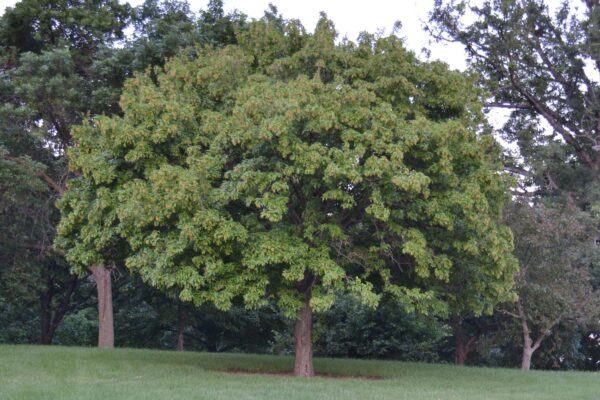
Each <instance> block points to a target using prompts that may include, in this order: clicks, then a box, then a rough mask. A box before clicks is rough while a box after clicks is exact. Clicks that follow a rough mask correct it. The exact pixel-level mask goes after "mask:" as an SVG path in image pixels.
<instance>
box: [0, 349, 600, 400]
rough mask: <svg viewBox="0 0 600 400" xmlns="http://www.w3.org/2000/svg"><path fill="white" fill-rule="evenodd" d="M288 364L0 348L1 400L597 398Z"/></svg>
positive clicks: (366, 367) (350, 367) (442, 373)
mask: <svg viewBox="0 0 600 400" xmlns="http://www.w3.org/2000/svg"><path fill="white" fill-rule="evenodd" d="M292 365H293V359H292V358H291V357H283V356H262V355H245V354H223V353H191V352H190V353H176V352H167V351H150V350H130V349H116V350H98V349H91V348H74V347H43V346H0V399H2V400H5V399H15V400H16V399H19V400H21V399H23V400H25V399H32V400H33V399H35V400H41V399H61V400H67V399H77V400H83V399H102V400H116V399H128V400H133V399H170V400H171V399H172V400H177V399H181V400H184V399H185V400H192V399H210V400H219V399H231V400H242V399H256V400H268V399H284V400H294V399H344V400H348V399H378V400H379V399H381V400H385V399H411V400H414V399H432V400H433V399H435V400H442V399H443V400H447V399H457V400H458V399H460V400H465V399H477V400H481V399H513V400H514V399H540V400H542V399H544V400H548V399H561V400H564V399H600V373H585V372H547V371H531V372H529V373H522V372H520V371H519V370H516V369H515V370H509V369H491V368H469V367H465V368H461V367H455V366H450V365H429V364H415V363H401V362H390V361H365V360H349V359H320V358H317V359H316V360H315V367H316V369H317V372H318V373H324V374H343V375H353V376H356V377H346V378H332V377H318V378H312V379H307V378H303V379H299V378H293V377H289V376H278V375H274V374H273V373H278V372H284V371H291V369H292ZM227 370H229V371H246V370H247V371H261V372H264V374H262V375H261V374H248V373H241V372H236V373H232V372H224V371H227ZM268 373H271V375H269V374H268ZM361 375H363V376H368V377H373V376H380V377H382V379H372V378H370V379H366V378H360V377H358V376H361Z"/></svg>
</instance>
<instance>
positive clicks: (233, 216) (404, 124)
mask: <svg viewBox="0 0 600 400" xmlns="http://www.w3.org/2000/svg"><path fill="white" fill-rule="evenodd" d="M334 39H335V31H334V29H333V25H332V23H331V22H330V21H328V20H327V19H326V18H325V17H324V16H323V17H322V18H321V20H320V22H319V24H318V26H317V28H316V31H315V33H314V34H306V33H305V32H304V29H303V28H302V26H300V25H299V24H298V23H297V22H294V21H291V22H288V23H285V24H283V25H281V24H278V23H277V21H273V20H269V19H268V18H266V19H263V20H261V21H256V22H254V23H252V24H251V25H250V26H249V29H248V30H246V31H245V32H242V33H240V34H239V36H238V39H237V40H238V42H239V44H238V45H236V46H229V47H226V48H224V49H221V50H219V49H211V48H196V49H191V50H186V51H184V52H182V53H181V54H180V55H179V56H178V57H176V58H174V59H173V60H171V61H170V62H168V63H167V65H166V66H165V68H164V70H160V71H158V70H157V71H155V73H156V74H157V80H156V82H157V83H155V82H154V81H153V79H151V78H150V77H149V76H148V75H139V76H137V77H136V78H135V79H133V80H131V81H129V82H128V83H127V84H126V89H125V92H124V94H123V96H122V99H121V106H122V108H123V110H124V116H123V117H112V118H107V117H97V118H96V119H95V120H94V121H93V122H92V123H90V124H88V125H84V126H81V127H79V128H78V129H76V130H75V132H74V136H75V138H76V141H77V145H76V147H74V148H73V149H72V150H71V151H70V162H71V168H72V169H73V171H75V172H77V173H78V174H80V177H79V178H77V179H74V180H72V181H71V184H70V188H69V190H68V192H67V193H66V194H65V196H64V198H63V199H62V200H61V204H60V206H61V209H62V212H63V219H62V222H61V224H60V228H59V229H60V235H61V238H60V242H59V243H60V245H61V246H62V247H63V248H65V249H66V250H67V252H68V258H69V259H70V260H71V261H72V262H74V263H80V264H82V265H90V264H95V263H103V262H106V260H107V259H109V258H111V257H117V256H120V257H123V258H124V259H125V262H126V265H127V266H128V267H129V268H131V269H132V270H135V271H136V272H138V273H140V274H141V276H142V277H143V278H144V279H145V280H147V281H148V282H150V283H151V284H153V285H155V286H158V287H163V288H171V287H177V288H179V290H180V291H181V292H180V297H181V298H182V299H184V300H193V301H194V302H196V303H202V302H205V301H211V302H214V303H215V304H217V305H218V306H219V307H222V308H227V307H229V306H230V304H231V302H232V300H233V299H234V298H235V297H237V296H242V297H243V299H244V301H245V303H246V304H247V305H248V306H250V307H254V306H258V305H261V304H263V303H264V301H265V299H267V298H273V299H275V300H276V302H277V303H278V304H279V306H280V307H282V308H283V310H285V311H286V312H287V313H288V314H289V315H296V313H297V312H298V311H299V310H300V309H301V308H302V306H303V304H304V302H305V301H307V299H310V307H311V308H312V309H315V310H324V309H326V308H328V307H329V306H330V305H331V304H332V302H333V301H334V294H335V292H336V291H337V290H339V289H341V288H344V287H345V288H347V289H349V290H350V291H351V292H353V293H355V294H356V295H358V296H359V297H361V298H362V299H363V301H365V302H367V303H370V304H373V305H375V304H377V302H378V300H379V298H380V296H381V294H382V293H389V294H392V295H394V296H397V298H398V299H400V300H401V301H402V302H403V303H404V304H405V305H406V306H407V307H409V308H417V309H419V310H422V311H433V312H437V313H443V312H445V311H446V310H447V304H448V302H451V301H452V300H453V297H454V295H453V293H451V292H449V291H447V290H445V288H446V286H445V283H446V282H448V281H450V280H452V279H453V277H454V275H455V274H460V279H467V280H468V279H473V278H475V280H474V281H473V282H474V283H473V289H475V290H476V293H477V296H473V298H472V299H471V303H470V307H472V308H473V309H474V310H476V311H477V312H481V311H483V310H484V309H487V308H489V306H490V305H492V304H494V303H496V302H498V301H500V300H506V299H509V298H510V297H511V286H512V274H513V273H514V271H515V263H514V261H513V258H512V256H511V255H510V252H511V250H512V242H511V234H510V232H509V231H508V229H506V228H503V227H501V226H498V225H497V223H496V220H497V217H498V215H499V211H500V207H501V204H502V202H503V200H504V199H505V185H504V183H503V181H502V179H501V176H500V174H499V173H498V170H499V168H500V166H499V165H498V164H497V163H496V162H495V161H494V160H495V159H496V158H497V156H498V154H497V150H496V146H495V144H494V142H493V140H492V139H491V138H490V137H489V136H482V137H478V136H477V135H476V134H475V130H476V128H477V126H478V124H480V123H481V122H482V119H481V113H480V106H479V104H478V103H477V93H476V92H475V91H474V89H473V87H472V86H471V83H470V82H469V81H468V80H467V79H465V77H464V76H462V75H461V74H459V73H455V72H450V71H448V70H447V67H446V66H445V65H443V64H441V63H421V62H419V61H418V60H417V59H416V58H415V57H414V55H413V54H412V53H410V52H408V51H406V50H405V49H404V48H403V46H402V43H401V41H400V40H399V39H397V38H396V37H394V36H390V37H385V38H375V37H373V36H371V35H367V34H365V35H363V36H362V37H361V38H360V40H359V43H358V44H353V43H351V42H347V41H344V42H342V43H341V44H335V42H334ZM469 271H470V272H469Z"/></svg>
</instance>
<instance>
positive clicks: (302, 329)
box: [294, 291, 315, 377]
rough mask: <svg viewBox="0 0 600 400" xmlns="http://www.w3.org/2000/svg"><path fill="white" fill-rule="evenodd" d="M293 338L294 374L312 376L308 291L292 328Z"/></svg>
mask: <svg viewBox="0 0 600 400" xmlns="http://www.w3.org/2000/svg"><path fill="white" fill-rule="evenodd" d="M294 340H295V344H296V360H295V363H294V375H295V376H302V377H310V376H314V375H315V370H314V367H313V348H312V309H311V308H310V291H309V293H308V294H307V295H306V299H305V301H304V306H303V307H302V309H301V310H300V313H299V314H298V320H297V321H296V326H295V328H294Z"/></svg>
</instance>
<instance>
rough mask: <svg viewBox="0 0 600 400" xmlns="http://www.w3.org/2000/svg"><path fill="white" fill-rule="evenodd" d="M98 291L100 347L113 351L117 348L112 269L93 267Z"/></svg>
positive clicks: (99, 266)
mask: <svg viewBox="0 0 600 400" xmlns="http://www.w3.org/2000/svg"><path fill="white" fill-rule="evenodd" d="M92 274H93V275H94V279H95V280H96V290H97V291H98V347H100V348H104V349H112V348H113V347H115V332H114V323H113V305H112V286H111V278H110V275H111V272H110V269H107V268H104V267H103V266H101V265H95V266H93V267H92Z"/></svg>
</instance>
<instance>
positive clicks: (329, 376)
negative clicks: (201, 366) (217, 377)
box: [216, 368, 384, 381]
mask: <svg viewBox="0 0 600 400" xmlns="http://www.w3.org/2000/svg"><path fill="white" fill-rule="evenodd" d="M216 371H219V372H223V373H225V374H229V375H237V376H266V377H279V378H296V376H294V373H293V372H287V371H278V372H271V371H251V370H247V369H241V368H226V369H218V370H216ZM315 377H317V378H325V379H342V380H347V379H362V380H368V381H379V380H382V379H384V378H383V377H382V376H377V375H345V374H335V373H331V372H315Z"/></svg>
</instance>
